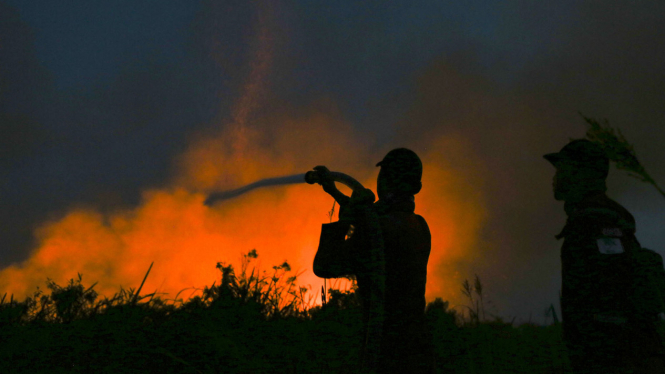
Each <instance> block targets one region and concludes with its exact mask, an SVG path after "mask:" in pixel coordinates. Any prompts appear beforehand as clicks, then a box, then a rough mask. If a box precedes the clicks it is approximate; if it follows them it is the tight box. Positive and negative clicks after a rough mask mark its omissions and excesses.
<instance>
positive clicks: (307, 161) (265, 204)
mask: <svg viewBox="0 0 665 374" xmlns="http://www.w3.org/2000/svg"><path fill="white" fill-rule="evenodd" d="M273 123H274V122H273ZM352 135H353V134H352V133H351V131H350V128H349V127H348V125H344V124H343V123H339V122H337V123H335V122H334V121H333V120H331V119H329V118H326V117H324V116H322V115H319V116H315V117H311V118H308V119H304V120H301V121H297V120H289V121H282V122H280V125H279V126H274V127H270V128H267V129H266V131H264V132H263V133H258V132H255V133H253V137H252V138H251V139H250V140H251V142H250V144H266V141H267V139H272V140H273V141H272V143H270V146H269V147H257V146H255V147H249V148H247V149H246V150H245V156H244V158H242V159H239V160H238V159H235V157H232V155H230V156H227V155H226V152H225V149H224V148H223V145H224V143H225V142H224V139H227V138H228V137H225V135H224V136H221V137H219V138H218V139H214V140H204V141H201V142H200V143H199V144H196V145H195V146H194V147H193V148H192V149H191V150H190V151H189V152H188V153H186V154H185V155H183V157H182V160H181V164H182V165H184V166H185V167H184V169H183V172H182V174H181V175H180V176H179V177H178V178H176V181H177V182H176V183H174V186H173V187H171V188H168V189H163V190H151V191H146V192H145V193H144V195H143V201H142V202H141V204H140V205H139V206H138V207H136V208H134V209H126V210H124V211H119V212H116V213H113V214H107V215H103V214H101V213H98V212H95V211H92V210H83V209H75V210H72V211H71V212H69V214H67V215H66V216H65V217H64V218H62V219H61V220H59V221H56V222H49V223H46V224H45V225H44V226H43V227H42V228H40V229H39V230H38V232H37V236H38V238H39V243H40V244H39V246H38V247H37V248H36V249H35V251H34V252H33V253H32V255H31V256H30V258H29V259H28V260H27V261H25V262H24V263H22V264H20V265H17V266H11V267H9V268H6V269H4V270H3V271H1V272H0V290H2V292H3V293H4V292H5V291H6V292H9V293H13V294H14V296H15V298H16V297H19V298H21V297H25V296H27V295H29V294H31V293H32V292H33V291H34V290H35V287H36V286H39V285H43V284H44V281H45V278H46V277H50V278H51V279H53V280H54V281H56V283H58V284H64V283H65V282H66V281H67V280H68V279H71V278H75V277H76V274H77V273H81V274H83V276H84V281H85V279H87V280H88V284H91V283H93V282H96V281H98V282H99V283H98V285H97V286H96V288H95V289H96V290H97V291H98V292H100V294H102V295H106V296H109V297H110V296H111V295H112V294H114V293H115V292H117V291H118V290H119V287H120V286H123V287H125V288H128V287H134V288H136V287H137V286H138V284H139V283H140V282H141V280H142V278H143V276H144V274H145V272H146V270H147V269H148V266H149V265H150V263H151V262H152V261H154V262H155V265H154V267H153V269H152V271H151V274H150V276H149V277H148V279H147V281H146V284H145V285H144V288H143V289H144V292H145V293H150V292H153V291H155V290H156V291H158V292H165V293H168V296H167V298H168V297H171V298H172V297H174V295H175V294H177V293H178V292H179V291H181V290H182V289H185V288H191V287H197V288H203V287H204V286H205V285H210V284H212V282H213V281H215V280H218V278H219V276H220V274H219V271H218V270H217V269H216V268H215V264H216V263H217V262H220V261H226V262H231V263H233V264H234V265H235V266H236V267H238V266H239V258H240V256H241V253H246V252H247V251H249V250H250V249H253V248H256V249H257V251H258V254H259V259H258V260H259V264H260V267H261V269H265V270H268V269H270V268H271V267H272V266H273V265H277V264H280V263H282V262H283V261H284V260H287V261H288V262H289V263H290V264H291V266H292V268H293V269H294V270H295V271H298V270H305V271H304V273H303V274H302V275H301V276H300V277H299V279H298V283H299V284H300V285H308V284H309V285H311V287H312V288H311V289H312V290H314V292H316V291H317V290H319V289H320V285H322V283H323V280H322V279H320V278H317V277H316V276H314V274H313V273H312V272H311V264H312V261H313V259H314V255H315V252H316V248H317V246H318V239H319V234H320V225H321V224H322V223H327V222H328V216H327V211H328V210H329V209H330V206H331V205H332V201H331V200H332V198H331V197H330V196H328V195H327V194H326V193H324V192H323V191H322V190H321V188H320V187H319V186H317V185H314V186H312V185H308V184H302V185H290V186H286V187H273V188H262V189H258V190H255V191H252V192H250V193H247V194H245V195H242V196H240V197H237V198H235V199H231V200H226V201H224V202H222V203H220V204H218V205H216V206H213V207H211V208H208V207H206V206H204V205H203V200H204V199H205V195H204V194H203V193H200V192H192V187H193V186H200V187H201V188H203V189H209V188H213V186H214V187H215V189H217V188H219V189H226V188H234V187H238V186H239V185H242V184H245V183H247V182H252V181H254V180H256V179H259V178H263V177H270V176H279V175H285V174H294V173H297V172H304V171H307V170H308V169H310V168H312V167H313V166H315V165H314V164H325V165H328V166H329V168H330V169H332V170H340V171H343V172H345V173H348V174H350V175H353V176H356V177H360V178H358V179H359V180H360V181H361V183H363V184H364V185H365V186H366V187H369V188H372V189H375V188H376V180H375V178H376V174H377V172H378V170H376V168H372V166H371V165H373V164H374V161H375V159H380V158H381V156H375V157H372V158H370V157H368V156H367V155H364V154H363V153H362V151H361V150H362V149H363V147H362V144H360V143H359V142H358V141H355V140H354V137H353V136H352ZM318 139H335V141H326V142H320V141H318ZM428 148H429V149H435V150H436V149H439V150H440V149H445V150H447V151H446V152H448V153H450V152H461V151H462V148H463V147H462V145H461V141H460V140H459V139H439V140H438V141H437V142H433V144H432V146H430V147H428ZM339 150H344V151H343V152H340V151H339ZM444 157H446V154H443V153H441V151H430V152H421V158H422V159H423V161H424V173H423V186H424V187H423V189H422V191H421V193H420V194H418V195H417V196H416V203H417V208H416V213H418V214H421V215H422V216H423V217H425V219H426V220H427V222H428V224H429V226H430V229H431V231H432V252H431V256H430V261H429V266H428V282H427V298H428V299H429V300H431V299H433V298H434V297H437V296H440V297H444V298H445V299H447V300H451V301H452V302H454V303H455V302H458V303H459V302H460V301H461V300H457V294H458V291H459V288H460V287H459V283H460V282H459V279H457V278H456V275H455V270H456V268H455V266H456V264H457V263H458V262H459V261H462V260H463V259H467V260H468V259H469V257H470V255H472V254H473V253H475V252H476V251H475V248H474V246H475V245H476V241H475V239H474V238H476V237H477V232H478V230H479V227H480V225H481V223H482V221H483V219H484V213H483V209H482V205H481V198H480V197H479V196H469V195H468V194H467V193H466V192H465V185H467V184H468V183H469V182H468V179H465V178H464V177H462V176H459V175H457V174H455V172H454V170H452V169H449V168H446V167H445V166H444V165H442V164H441V161H442V160H444ZM356 159H371V160H372V162H368V164H369V165H370V167H368V168H359V167H355V166H354V164H355V162H354V160H356ZM210 160H215V161H216V162H210ZM372 169H373V170H372ZM178 182H180V183H178ZM178 184H182V185H184V186H182V185H181V186H178ZM186 187H187V188H186ZM346 192H347V193H348V192H349V191H348V190H347V191H346ZM464 199H466V200H464ZM343 287H345V286H344V285H343ZM185 295H186V294H185ZM313 300H315V301H316V303H317V304H318V303H320V297H314V298H313ZM455 300H457V301H455Z"/></svg>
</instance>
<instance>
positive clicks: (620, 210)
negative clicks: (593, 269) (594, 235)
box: [570, 197, 635, 237]
mask: <svg viewBox="0 0 665 374" xmlns="http://www.w3.org/2000/svg"><path fill="white" fill-rule="evenodd" d="M570 219H571V221H572V222H573V223H574V224H578V225H582V226H587V227H588V228H592V227H593V228H594V230H593V231H594V232H596V231H597V232H598V233H600V234H602V235H603V236H615V237H620V236H622V235H623V234H629V233H630V234H632V233H634V232H635V218H633V215H632V214H630V212H628V210H626V208H624V207H623V206H622V205H620V204H619V203H617V202H615V201H614V200H611V199H609V198H607V197H604V198H603V199H596V200H592V201H589V202H586V203H584V204H580V206H579V207H578V208H577V209H575V210H574V212H573V213H572V214H571V216H570Z"/></svg>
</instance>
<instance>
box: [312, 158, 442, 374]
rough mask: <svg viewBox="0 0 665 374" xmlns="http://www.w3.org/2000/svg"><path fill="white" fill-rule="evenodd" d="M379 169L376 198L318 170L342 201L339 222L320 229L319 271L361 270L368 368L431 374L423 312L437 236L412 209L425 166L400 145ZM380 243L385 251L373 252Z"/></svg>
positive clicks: (331, 273)
mask: <svg viewBox="0 0 665 374" xmlns="http://www.w3.org/2000/svg"><path fill="white" fill-rule="evenodd" d="M376 166H380V167H381V170H380V172H379V176H378V179H377V193H378V195H379V200H378V201H377V202H376V203H374V200H375V197H374V194H373V193H372V191H370V190H367V189H366V190H364V191H362V190H361V191H354V193H353V194H352V195H351V198H350V199H349V198H348V197H347V196H345V195H344V194H342V193H341V192H340V191H339V190H337V188H336V187H335V183H334V182H333V180H332V179H331V178H330V177H329V175H328V173H329V171H328V169H327V168H326V167H325V166H317V167H316V168H314V169H315V170H317V172H319V174H320V178H321V179H320V181H321V182H320V183H319V184H321V185H322V186H323V189H324V191H326V192H327V193H329V194H330V195H332V196H333V197H334V198H335V200H336V201H337V202H338V203H339V205H340V211H339V218H340V220H339V221H338V222H333V223H330V224H324V225H323V227H322V231H321V240H320V243H319V250H318V251H317V254H316V257H315V258H314V273H315V274H316V275H317V276H319V277H321V278H337V277H342V276H344V275H355V277H356V280H357V282H358V294H359V297H360V299H361V302H362V306H363V319H364V323H365V334H364V336H366V339H364V343H363V354H362V366H363V368H364V370H365V371H367V372H378V373H430V372H433V370H434V362H433V360H434V355H433V351H432V348H431V337H430V335H429V332H428V330H427V329H426V327H425V319H424V311H425V283H426V278H427V261H428V259H429V254H430V248H431V235H430V231H429V227H428V225H427V222H426V221H425V219H423V217H421V216H420V215H417V214H415V213H414V210H415V202H414V195H415V194H417V193H418V192H419V191H420V189H421V187H422V184H421V182H420V179H421V177H422V163H421V161H420V159H419V158H418V156H417V155H416V154H415V153H414V152H413V151H411V150H409V149H406V148H398V149H394V150H392V151H390V152H389V153H388V154H387V155H386V156H385V158H384V159H383V160H382V161H381V162H379V163H378V164H377V165H376ZM372 203H373V204H372ZM351 225H353V227H352V226H351ZM350 229H351V231H350ZM347 234H348V235H347ZM377 234H378V237H377V236H376V235H377ZM377 248H378V249H382V250H381V251H380V252H381V253H374V252H376V250H377ZM377 306H378V308H377ZM377 325H378V326H377Z"/></svg>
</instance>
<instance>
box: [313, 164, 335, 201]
mask: <svg viewBox="0 0 665 374" xmlns="http://www.w3.org/2000/svg"><path fill="white" fill-rule="evenodd" d="M314 170H316V173H317V174H318V177H319V180H318V182H316V183H318V184H320V185H321V186H322V187H323V190H324V191H326V192H327V193H329V194H333V193H335V192H336V191H337V187H336V186H335V181H334V180H333V179H332V176H331V175H330V170H328V168H327V167H325V166H315V167H314Z"/></svg>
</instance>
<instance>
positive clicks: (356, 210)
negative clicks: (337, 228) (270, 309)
mask: <svg viewBox="0 0 665 374" xmlns="http://www.w3.org/2000/svg"><path fill="white" fill-rule="evenodd" d="M374 200H376V197H375V196H374V192H372V190H370V189H368V188H364V189H362V190H356V191H353V194H352V195H351V199H350V200H349V204H347V205H342V206H340V207H339V220H340V221H349V222H355V221H356V220H357V219H358V218H362V217H363V215H362V212H363V207H367V206H371V205H372V203H373V202H374Z"/></svg>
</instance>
